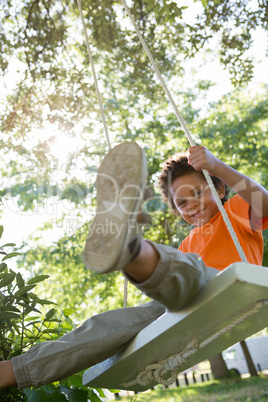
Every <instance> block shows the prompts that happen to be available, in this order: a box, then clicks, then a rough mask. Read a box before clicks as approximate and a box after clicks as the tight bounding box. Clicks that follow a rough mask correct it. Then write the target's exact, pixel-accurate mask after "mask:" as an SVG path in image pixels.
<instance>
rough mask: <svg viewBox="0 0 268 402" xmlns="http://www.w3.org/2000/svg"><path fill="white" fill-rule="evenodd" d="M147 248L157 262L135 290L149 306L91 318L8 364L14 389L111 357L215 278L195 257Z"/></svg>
mask: <svg viewBox="0 0 268 402" xmlns="http://www.w3.org/2000/svg"><path fill="white" fill-rule="evenodd" d="M151 244H152V245H153V246H154V247H155V249H156V250H157V251H158V253H159V254H160V261H159V263H158V265H157V268H156V270H155V272H154V273H153V275H152V276H151V277H150V278H149V279H148V280H147V281H146V282H143V283H140V284H136V283H135V285H136V286H137V287H138V288H139V289H140V290H141V291H142V292H144V293H145V294H146V295H148V296H149V297H151V298H152V299H154V300H153V301H151V302H149V303H145V304H142V305H140V306H138V307H127V308H122V309H117V310H111V311H107V312H105V313H102V314H98V315H96V316H93V317H91V318H89V319H88V320H86V321H85V322H84V323H83V324H82V325H81V326H80V327H78V328H77V329H75V330H74V331H72V332H70V333H68V334H67V335H64V336H63V337H61V338H59V339H57V340H54V341H46V342H42V343H40V344H37V345H36V346H34V347H33V348H31V349H30V350H29V351H27V352H26V353H25V354H23V355H20V356H16V357H14V358H12V365H13V370H14V374H15V377H16V380H17V384H18V388H19V389H23V388H26V387H29V386H40V385H44V384H48V383H50V382H54V381H58V380H60V379H63V378H66V377H68V376H70V375H72V374H74V373H76V372H78V371H81V370H84V369H86V368H89V367H90V366H92V365H94V364H96V363H99V362H101V361H103V360H105V359H107V358H108V357H110V356H113V355H114V354H116V353H118V352H119V351H120V350H122V349H123V348H124V347H125V346H126V344H127V343H128V342H129V341H130V340H131V339H132V338H133V337H134V336H135V335H136V334H137V333H138V332H139V331H141V330H142V329H143V328H144V327H146V326H147V325H149V324H150V323H151V322H153V321H154V320H156V319H157V318H158V317H159V316H161V315H162V314H163V313H164V312H165V311H166V309H167V310H169V311H176V310H178V309H180V308H181V307H182V306H184V305H185V304H186V303H187V302H189V301H190V300H191V299H192V298H193V297H194V296H195V295H196V294H197V293H198V292H199V290H200V289H201V287H202V286H204V285H205V283H206V282H207V281H209V280H210V279H211V278H212V277H214V276H215V275H216V274H217V273H218V271H217V270H215V269H213V268H208V267H206V266H205V264H204V263H203V262H202V260H201V259H200V258H199V256H198V255H196V254H184V253H182V252H181V251H178V250H176V249H174V248H172V247H168V246H164V245H159V244H155V243H152V242H151Z"/></svg>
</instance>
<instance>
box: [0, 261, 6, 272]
mask: <svg viewBox="0 0 268 402" xmlns="http://www.w3.org/2000/svg"><path fill="white" fill-rule="evenodd" d="M6 268H7V264H6V263H5V262H2V263H1V264H0V272H3V271H4V270H5V269H6Z"/></svg>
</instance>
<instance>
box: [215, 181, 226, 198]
mask: <svg viewBox="0 0 268 402" xmlns="http://www.w3.org/2000/svg"><path fill="white" fill-rule="evenodd" d="M217 193H218V194H219V197H220V199H222V198H223V197H224V196H225V185H224V183H223V182H222V181H221V182H219V183H218V184H217Z"/></svg>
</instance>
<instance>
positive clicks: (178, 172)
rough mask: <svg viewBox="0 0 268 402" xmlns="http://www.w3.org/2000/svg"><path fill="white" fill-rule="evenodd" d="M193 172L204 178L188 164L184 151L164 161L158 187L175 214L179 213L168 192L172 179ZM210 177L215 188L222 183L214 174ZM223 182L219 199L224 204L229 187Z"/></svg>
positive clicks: (201, 173)
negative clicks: (223, 193) (222, 194)
mask: <svg viewBox="0 0 268 402" xmlns="http://www.w3.org/2000/svg"><path fill="white" fill-rule="evenodd" d="M193 173H195V174H199V175H200V176H202V177H203V178H204V179H205V176H204V174H203V172H199V171H197V170H195V169H194V167H193V166H191V165H189V163H188V156H187V153H186V152H180V153H177V154H175V155H172V156H170V157H169V158H168V159H167V160H166V161H165V163H164V166H163V170H162V172H161V174H160V176H159V188H160V190H161V193H162V196H163V199H164V201H165V202H166V203H168V204H169V206H170V208H171V211H172V212H173V213H174V214H175V215H179V212H178V210H177V208H176V205H175V203H174V201H173V198H172V195H171V192H170V188H171V185H172V183H173V182H174V180H176V179H177V178H178V177H182V176H185V175H187V174H193ZM210 177H211V179H212V181H213V184H214V186H215V187H216V188H217V187H218V186H219V183H223V182H222V180H220V179H219V178H218V177H216V176H210ZM223 184H224V187H225V195H224V197H223V199H222V200H221V201H222V204H225V202H226V201H227V199H228V194H229V189H228V187H227V186H226V184H225V183H223Z"/></svg>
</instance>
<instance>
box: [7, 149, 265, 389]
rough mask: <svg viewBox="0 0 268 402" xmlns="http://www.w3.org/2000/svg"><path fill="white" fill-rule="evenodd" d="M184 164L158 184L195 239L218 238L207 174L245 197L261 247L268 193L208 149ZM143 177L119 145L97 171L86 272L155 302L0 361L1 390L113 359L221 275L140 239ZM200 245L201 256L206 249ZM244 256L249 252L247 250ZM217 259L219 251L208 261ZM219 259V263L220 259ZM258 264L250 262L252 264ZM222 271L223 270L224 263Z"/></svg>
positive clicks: (136, 156)
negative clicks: (118, 277)
mask: <svg viewBox="0 0 268 402" xmlns="http://www.w3.org/2000/svg"><path fill="white" fill-rule="evenodd" d="M175 159H176V158H175ZM184 165H185V163H184ZM180 166H182V163H181V161H177V163H176V161H175V160H174V158H173V159H170V160H168V161H167V162H166V164H165V167H164V170H163V172H162V175H161V178H160V187H161V189H162V192H163V194H164V196H165V197H166V199H167V200H168V201H169V202H170V203H171V207H172V210H173V211H174V212H176V213H179V214H181V215H182V217H183V219H185V220H186V221H187V222H189V223H191V224H193V225H194V226H196V228H197V229H198V230H199V228H200V229H201V233H199V231H198V233H197V234H198V235H199V234H201V235H202V228H206V230H205V231H204V233H205V235H208V234H209V235H210V237H209V239H208V240H209V241H211V239H213V233H212V231H211V228H212V229H213V230H216V229H217V225H216V226H211V222H212V223H214V221H215V220H216V221H217V220H218V208H217V205H216V202H215V200H214V198H213V196H212V194H211V190H210V189H209V188H208V186H207V184H206V181H205V179H204V177H203V174H202V173H201V170H202V169H207V170H208V171H209V173H210V174H211V175H212V176H214V175H216V176H217V177H218V178H219V180H217V179H214V180H216V182H217V184H216V189H217V192H218V194H219V196H220V198H221V199H222V200H223V199H224V196H225V185H224V183H223V182H222V180H223V181H224V182H225V183H226V184H228V185H229V186H230V187H232V188H233V189H235V188H237V192H238V194H239V195H240V196H241V197H242V198H241V199H240V198H239V203H240V202H242V203H245V204H246V205H247V207H246V208H245V210H246V209H247V213H246V214H245V215H244V209H243V214H242V216H241V217H240V215H238V217H239V225H241V226H243V225H246V226H247V231H245V233H244V234H245V236H246V235H247V236H248V238H249V240H250V241H251V240H252V241H253V239H255V237H256V236H257V237H258V241H257V243H258V245H260V244H261V234H260V233H259V230H260V229H261V228H262V227H263V228H264V227H267V223H268V219H267V217H268V192H267V191H266V190H265V189H264V188H263V187H262V186H260V185H259V184H257V183H256V182H255V181H253V180H251V179H249V178H248V177H246V176H243V175H241V174H240V173H238V172H236V171H235V170H234V169H232V168H230V167H229V166H227V165H225V164H224V163H223V162H221V161H220V160H218V159H217V158H216V157H215V156H214V155H212V154H211V153H210V152H209V151H208V150H206V148H204V147H191V148H190V149H189V163H188V161H187V169H188V170H187V169H186V170H183V171H180ZM146 176H147V172H146V161H145V157H144V154H143V152H142V150H141V149H140V148H139V146H138V145H137V144H135V143H123V144H120V145H119V146H117V147H115V148H113V149H112V150H111V151H110V152H109V153H108V154H107V155H106V157H105V158H104V160H103V162H102V164H101V167H100V169H99V172H98V177H97V198H98V209H97V212H96V216H95V219H94V221H93V223H92V225H91V229H90V233H89V236H88V239H87V241H86V245H85V251H84V261H85V264H86V266H87V267H88V268H89V269H92V270H94V271H97V272H99V273H103V272H110V271H113V270H115V269H121V270H123V272H124V274H125V275H127V277H128V278H129V279H130V280H131V281H132V282H133V283H134V284H135V285H136V286H137V287H138V288H139V289H141V290H142V291H143V292H144V293H146V294H147V295H148V296H150V297H152V298H153V299H154V300H156V301H152V302H149V303H146V304H144V305H141V306H138V307H134V308H125V309H119V310H113V311H109V312H107V313H103V314H99V315H97V316H95V317H92V318H90V319H89V320H87V321H86V322H85V323H84V324H82V325H81V326H80V327H79V328H78V329H76V330H75V331H72V332H71V333H69V334H67V335H65V336H63V337H62V338H60V339H58V340H56V341H52V342H43V343H40V344H39V345H36V346H35V347H33V348H32V349H30V350H29V351H28V352H27V353H25V354H24V355H22V356H17V357H15V358H13V359H12V360H11V361H4V362H0V387H4V386H11V385H17V386H18V388H19V389H22V388H25V387H28V386H30V385H33V386H39V385H43V384H46V383H49V382H52V381H56V380H59V379H61V378H64V377H67V376H69V375H71V374H73V373H75V372H77V371H80V370H83V369H84V368H87V367H89V366H91V365H94V364H96V363H98V362H100V361H102V360H104V359H106V358H108V357H109V356H112V355H113V354H115V353H117V352H118V351H120V350H121V349H122V348H123V347H124V346H125V345H126V343H127V342H128V341H129V340H130V339H131V338H132V337H133V336H135V335H136V334H137V333H138V332H139V331H140V330H141V329H142V328H144V327H145V326H147V325H148V324H149V323H151V322H152V321H154V320H155V319H156V318H158V317H159V316H160V315H162V314H163V313H164V312H165V308H167V309H168V310H171V311H174V310H178V309H179V308H181V307H182V306H183V305H185V304H186V303H187V302H189V301H190V300H191V299H192V298H193V297H194V296H195V295H196V294H197V293H198V291H199V290H200V289H201V287H202V286H203V285H204V284H205V283H206V282H207V281H208V280H210V279H211V278H212V277H213V276H215V275H216V274H217V272H218V271H217V269H214V268H210V267H206V265H205V264H204V262H203V261H202V259H200V258H199V255H197V254H192V253H187V254H185V253H183V252H181V251H178V250H175V249H174V248H171V247H168V246H164V245H159V244H155V243H153V242H150V241H145V240H144V239H143V238H142V237H141V230H140V224H139V223H138V222H137V218H138V216H139V212H140V208H141V204H142V198H143V193H144V190H145V182H146ZM241 180H242V181H241ZM241 183H242V184H243V185H241ZM243 200H244V201H243ZM232 213H233V211H232V210H231V214H232ZM235 219H236V216H235V217H234V220H235ZM241 219H242V220H241ZM244 220H246V221H248V224H246V223H245V222H244ZM249 224H251V225H252V228H250V227H249ZM207 228H208V229H207ZM194 230H195V229H194ZM209 232H210V233H209ZM228 235H229V234H228ZM190 239H191V237H190ZM187 242H188V240H186V243H184V242H183V244H182V246H181V247H182V249H183V248H184V245H185V244H186V248H187V249H189V250H188V251H190V249H191V247H192V246H191V241H190V245H189V244H188V243H187ZM200 244H201V248H200V251H201V252H202V250H203V249H202V247H204V248H205V245H204V244H203V243H202V242H201V243H200ZM198 246H199V243H198V244H197V248H198ZM228 247H229V246H228ZM258 247H259V246H258ZM258 247H257V248H256V250H257V251H256V250H255V248H254V250H255V251H254V252H253V251H252V253H253V256H255V255H258V256H259V255H261V248H260V247H259V248H258ZM258 250H259V254H258ZM245 252H246V254H248V253H247V250H245ZM254 253H255V254H254ZM200 254H201V256H202V253H200ZM212 254H214V250H213V252H212V251H211V250H210V252H207V253H206V254H205V256H207V255H208V256H210V255H212ZM225 254H227V253H226V250H225ZM247 256H248V255H247ZM238 260H239V257H238ZM215 261H216V262H217V261H218V258H217V255H216V258H215ZM256 261H259V259H256ZM256 261H255V259H254V258H253V261H252V262H255V263H256ZM232 262H234V260H233V261H232ZM220 265H222V268H223V267H225V266H226V265H225V263H224V266H223V262H221V264H220ZM217 268H218V267H217ZM218 269H219V268H218Z"/></svg>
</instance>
